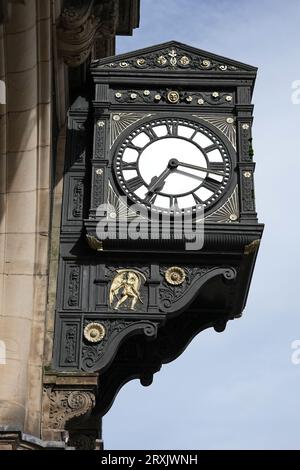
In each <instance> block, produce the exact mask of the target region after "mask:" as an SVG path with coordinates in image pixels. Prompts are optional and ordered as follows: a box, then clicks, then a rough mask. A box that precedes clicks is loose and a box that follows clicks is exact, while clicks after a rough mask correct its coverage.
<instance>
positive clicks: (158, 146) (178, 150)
mask: <svg viewBox="0 0 300 470" xmlns="http://www.w3.org/2000/svg"><path fill="white" fill-rule="evenodd" d="M116 116H117V115H115V117H116ZM120 140H121V141H120V143H119V145H118V146H117V148H116V151H115V156H114V176H115V179H116V181H117V184H118V185H119V188H120V191H121V192H123V193H124V194H126V195H127V196H128V197H129V198H130V200H131V201H132V202H134V203H140V204H144V205H146V206H147V207H148V208H149V209H151V210H156V211H159V212H166V211H168V212H171V213H174V214H176V213H180V212H182V211H187V212H196V210H197V207H201V208H202V207H204V208H205V209H209V208H211V207H213V206H214V205H215V204H216V203H217V202H218V201H219V200H220V199H222V197H223V196H224V194H226V192H227V191H228V188H229V187H230V184H231V183H232V181H233V180H234V169H235V158H234V154H233V148H230V144H229V142H227V144H226V143H225V142H224V141H225V139H224V137H223V138H222V136H221V135H220V133H219V132H217V129H216V130H213V129H211V128H209V127H207V125H205V124H203V123H201V121H200V120H199V119H196V118H195V117H194V118H193V120H192V119H187V118H184V117H179V116H178V117H175V116H173V117H172V116H164V117H161V118H158V119H151V120H147V121H144V122H143V123H142V124H139V125H138V126H137V127H135V128H133V129H131V131H130V132H129V133H127V135H125V136H123V138H122V139H120Z"/></svg>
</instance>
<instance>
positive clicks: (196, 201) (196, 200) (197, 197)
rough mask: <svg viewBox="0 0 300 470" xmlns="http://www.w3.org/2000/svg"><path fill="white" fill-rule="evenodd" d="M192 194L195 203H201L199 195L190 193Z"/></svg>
mask: <svg viewBox="0 0 300 470" xmlns="http://www.w3.org/2000/svg"><path fill="white" fill-rule="evenodd" d="M192 196H193V198H194V200H195V203H196V204H203V201H202V199H200V197H199V196H197V194H195V193H192Z"/></svg>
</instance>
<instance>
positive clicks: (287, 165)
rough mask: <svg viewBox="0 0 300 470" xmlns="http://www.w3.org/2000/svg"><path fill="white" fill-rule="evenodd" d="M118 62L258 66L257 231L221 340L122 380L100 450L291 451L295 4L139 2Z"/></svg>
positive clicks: (299, 378)
mask: <svg viewBox="0 0 300 470" xmlns="http://www.w3.org/2000/svg"><path fill="white" fill-rule="evenodd" d="M141 4H142V7H141V23H140V28H139V29H138V30H136V31H135V33H134V35H133V37H131V38H126V37H121V38H119V39H118V43H117V46H118V48H117V52H118V53H121V52H126V51H130V50H135V49H139V48H142V47H146V46H151V45H153V44H157V43H160V42H165V41H169V40H171V39H175V40H178V41H181V42H184V43H187V44H190V45H192V46H195V47H199V48H201V49H204V50H207V51H211V52H214V53H216V54H220V55H224V56H227V57H230V58H232V59H236V60H240V61H242V62H246V63H249V64H251V65H255V66H258V67H259V74H258V79H257V84H256V90H255V95H254V99H253V101H254V104H255V123H254V129H253V134H254V135H253V137H254V142H253V143H254V149H255V160H256V162H257V169H256V197H257V208H258V213H259V217H260V221H262V222H264V223H265V224H266V231H265V233H264V238H263V243H262V246H261V250H260V254H259V258H258V262H257V266H256V271H255V275H254V278H253V282H252V286H251V291H250V296H249V300H248V304H247V307H246V310H245V312H244V315H243V317H242V318H241V319H239V320H235V321H233V322H230V323H229V324H228V326H227V329H226V331H225V332H224V333H221V334H218V333H215V332H214V331H213V330H211V329H210V330H207V331H205V332H203V333H201V334H200V335H199V336H198V337H197V338H195V339H194V341H193V342H192V343H191V344H190V346H189V347H188V348H187V350H186V351H185V352H184V354H183V355H181V356H180V357H179V358H178V359H177V360H176V361H175V362H173V363H171V364H168V365H165V366H163V368H162V370H161V371H160V372H159V373H158V374H156V375H155V376H154V382H153V384H152V385H151V386H150V387H148V388H144V387H142V386H141V385H140V383H139V382H138V381H132V382H130V383H129V384H127V385H126V386H125V387H123V389H122V390H121V391H120V392H119V395H118V396H117V399H116V401H115V404H114V406H113V407H112V409H111V411H110V412H109V413H108V414H107V416H106V417H105V419H104V426H103V427H104V443H105V447H106V448H107V449H300V440H299V419H300V407H299V396H300V364H299V365H294V364H293V363H292V361H291V355H292V352H293V351H292V349H291V343H292V342H293V341H294V340H297V339H298V340H300V308H299V281H298V279H299V272H298V271H299V267H298V266H299V261H300V260H299V232H298V231H299V228H300V227H299V186H300V185H299V174H300V155H299V134H300V132H299V127H300V119H299V117H300V104H299V105H296V104H292V100H291V94H292V88H291V87H292V82H293V81H295V80H300V67H299V65H300V54H299V50H300V41H299V36H300V33H299V24H300V2H299V1H298V0H288V2H282V0H252V1H251V2H249V1H246V0H239V1H238V0H210V1H209V2H208V1H204V0H141Z"/></svg>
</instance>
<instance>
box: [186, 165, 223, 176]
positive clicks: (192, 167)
mask: <svg viewBox="0 0 300 470" xmlns="http://www.w3.org/2000/svg"><path fill="white" fill-rule="evenodd" d="M178 165H179V166H185V167H186V168H191V169H192V170H200V171H205V172H206V173H213V174H214V175H219V176H224V172H223V171H222V172H221V171H215V170H210V169H209V168H204V167H203V166H197V165H191V164H190V163H183V162H178Z"/></svg>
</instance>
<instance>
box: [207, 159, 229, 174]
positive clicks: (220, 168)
mask: <svg viewBox="0 0 300 470" xmlns="http://www.w3.org/2000/svg"><path fill="white" fill-rule="evenodd" d="M208 170H210V171H217V172H219V173H224V172H225V165H224V163H223V162H209V164H208Z"/></svg>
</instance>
